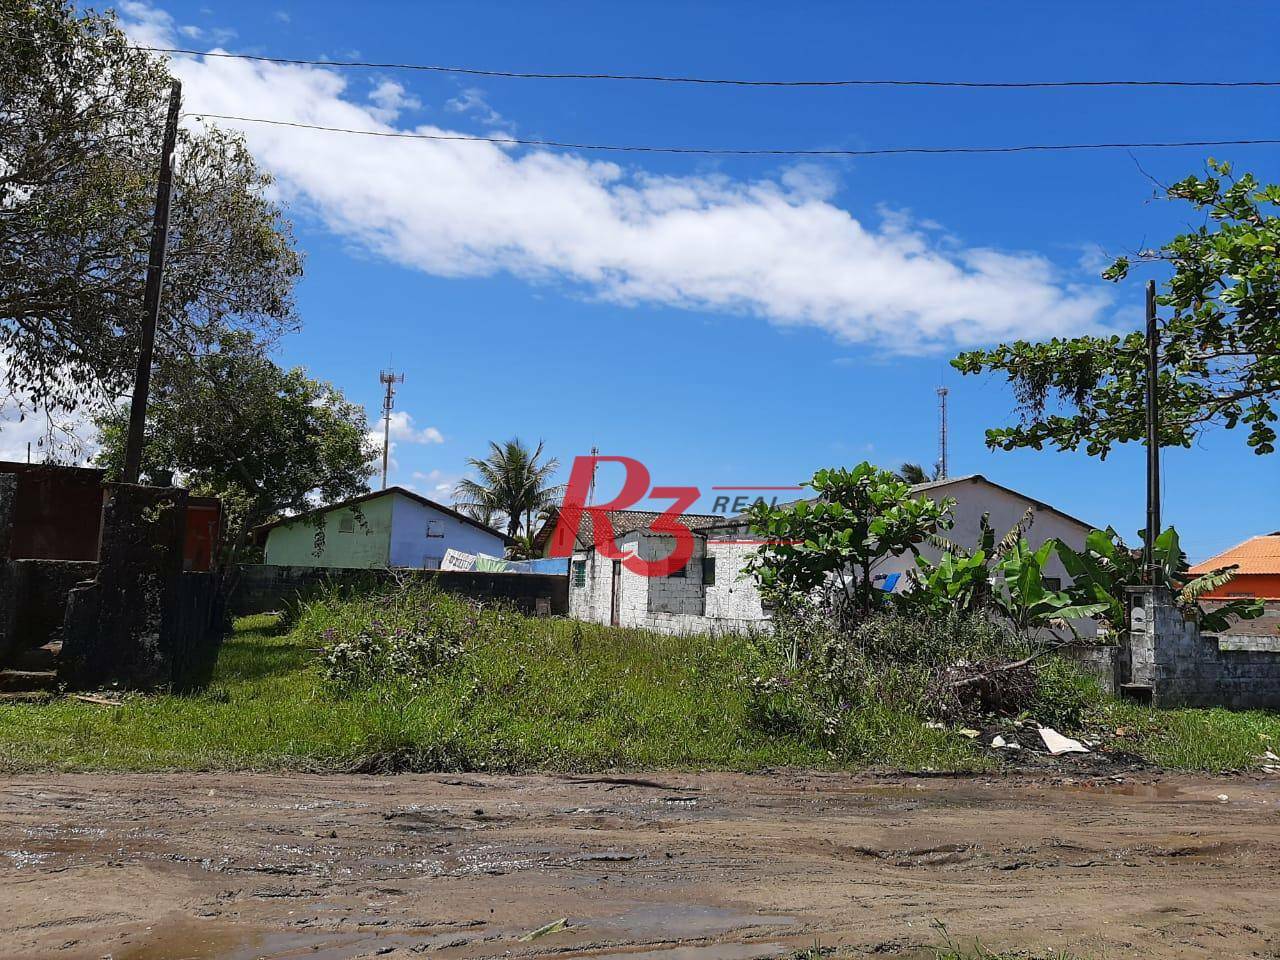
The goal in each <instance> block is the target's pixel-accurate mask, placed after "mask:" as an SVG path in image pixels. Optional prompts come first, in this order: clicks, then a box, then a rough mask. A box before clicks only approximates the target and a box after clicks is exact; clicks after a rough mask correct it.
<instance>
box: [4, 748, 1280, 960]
mask: <svg viewBox="0 0 1280 960" xmlns="http://www.w3.org/2000/svg"><path fill="white" fill-rule="evenodd" d="M1221 794H1227V795H1228V798H1229V799H1228V801H1227V802H1221V801H1219V800H1218V799H1217V798H1218V797H1219V795H1221ZM1278 874H1280V784H1277V783H1274V782H1264V781H1248V780H1222V781H1213V780H1207V779H1197V778H1192V777H1158V776H1156V777H1151V776H1146V777H1144V778H1143V779H1140V780H1138V781H1130V782H1126V783H1119V784H1118V783H1116V782H1114V780H1101V779H1099V780H1089V779H1084V780H1081V779H1074V780H1071V779H1064V778H1057V779H1051V778H1035V777H1025V776H1010V777H1005V778H997V777H983V778H959V777H948V778H912V777H895V778H888V777H876V776H871V775H861V776H858V775H841V774H831V773H810V772H782V773H773V774H769V775H764V776H743V775H732V774H684V773H661V774H648V775H640V776H622V775H619V776H599V777H551V776H529V777H500V776H482V775H467V776H465V777H456V776H454V777H447V776H439V777H432V776H393V777H376V776H337V777H301V776H299V777H280V776H267V775H244V774H202V775H168V774H163V775H120V776H91V775H65V776H63V775H57V776H53V775H50V776H44V777H39V776H31V777H11V778H8V779H5V780H3V781H0V890H2V891H3V893H2V894H0V933H3V935H4V938H5V942H6V946H5V952H4V956H6V957H7V956H10V955H12V956H14V957H37V956H40V957H43V956H50V955H53V956H59V957H67V958H68V960H77V958H80V957H85V958H89V957H93V958H99V957H102V956H104V955H105V954H108V953H109V954H111V956H112V957H113V958H114V960H122V958H132V960H159V958H167V957H170V956H175V955H178V956H188V957H195V958H201V957H209V958H213V957H218V958H224V957H230V958H236V957H245V958H253V957H282V958H283V957H296V956H309V957H332V958H348V957H358V956H395V957H413V956H421V955H425V954H430V955H439V956H440V957H441V958H443V960H451V958H457V960H473V958H481V957H485V958H487V957H497V956H511V957H517V958H518V957H541V956H557V957H566V958H567V957H576V956H590V957H592V958H596V960H609V958H616V960H752V958H754V957H767V956H774V955H779V954H784V953H789V952H791V951H792V950H793V949H795V948H804V947H809V946H812V945H813V943H814V941H815V939H817V940H819V941H820V942H821V943H822V944H823V945H824V946H832V947H840V946H844V947H848V948H849V949H850V950H859V951H872V952H876V953H878V954H879V955H887V956H908V955H911V952H912V951H913V950H916V949H917V948H919V947H920V946H922V945H924V944H927V943H930V942H932V941H933V940H935V939H936V935H935V934H934V932H933V930H932V928H931V926H930V925H931V923H932V922H933V921H941V922H943V923H945V924H946V926H947V928H948V930H949V931H950V933H951V935H953V936H956V937H959V938H966V937H973V936H981V938H982V940H983V942H984V943H986V944H988V945H989V946H992V947H1006V946H1007V947H1020V948H1037V949H1039V948H1046V949H1072V950H1074V951H1076V952H1078V953H1082V954H1093V955H1105V956H1107V957H1108V958H1118V957H1142V958H1144V960H1145V958H1151V957H1178V958H1182V957H1186V958H1199V957H1221V956H1249V955H1259V956H1268V955H1277V946H1278V945H1280V929H1278V928H1277V922H1276V921H1275V920H1273V919H1272V918H1273V916H1274V909H1273V901H1274V890H1275V889H1277V888H1280V883H1278V881H1280V876H1278ZM560 918H564V919H565V921H566V922H565V924H564V926H563V927H560V928H557V929H555V930H554V931H552V932H548V933H546V934H545V935H542V936H539V937H538V938H536V939H522V938H526V937H528V935H529V934H530V932H531V931H535V930H537V929H539V928H541V927H544V926H546V925H547V924H548V923H551V922H553V921H556V920H558V919H560Z"/></svg>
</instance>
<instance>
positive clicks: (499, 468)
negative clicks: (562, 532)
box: [453, 437, 564, 537]
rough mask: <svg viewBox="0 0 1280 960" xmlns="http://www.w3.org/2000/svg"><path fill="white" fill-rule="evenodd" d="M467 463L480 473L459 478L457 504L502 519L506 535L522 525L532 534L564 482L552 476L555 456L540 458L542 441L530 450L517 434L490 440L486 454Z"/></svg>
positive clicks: (557, 466)
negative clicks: (555, 482) (555, 481)
mask: <svg viewBox="0 0 1280 960" xmlns="http://www.w3.org/2000/svg"><path fill="white" fill-rule="evenodd" d="M467 463H468V464H470V466H471V468H472V469H473V470H475V472H476V473H477V474H479V479H478V480H472V479H470V478H467V479H464V480H461V481H459V482H458V484H457V486H456V487H454V491H453V495H454V498H455V500H456V501H457V504H458V507H459V508H460V509H462V510H464V511H466V512H467V513H468V514H469V515H470V516H473V517H476V516H487V517H489V518H491V519H490V520H488V521H486V522H492V520H493V519H497V518H499V517H501V518H503V519H505V521H506V525H507V535H508V536H510V537H514V536H516V534H517V533H519V532H520V530H521V528H522V526H523V529H524V532H525V533H526V534H532V533H533V530H534V526H535V524H536V523H537V522H538V521H539V520H540V519H543V518H545V516H546V515H547V513H548V511H550V510H551V509H552V508H553V507H554V506H555V504H556V502H557V501H558V500H559V498H560V496H561V495H562V494H563V493H564V487H563V485H553V484H552V483H551V478H552V477H553V476H554V475H555V472H556V471H557V470H558V469H560V461H559V460H557V459H556V458H555V457H550V458H548V459H545V460H544V459H543V453H542V441H541V440H539V441H538V446H537V447H536V448H535V449H533V450H530V449H529V448H528V447H527V446H525V445H524V443H523V442H521V440H520V439H519V438H518V437H515V438H513V439H511V440H508V441H507V442H506V443H502V444H498V443H494V442H492V441H490V443H489V456H487V457H485V458H484V459H483V460H479V459H476V458H474V457H472V458H469V459H468V460H467Z"/></svg>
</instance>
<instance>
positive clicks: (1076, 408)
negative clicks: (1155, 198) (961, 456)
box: [952, 160, 1280, 457]
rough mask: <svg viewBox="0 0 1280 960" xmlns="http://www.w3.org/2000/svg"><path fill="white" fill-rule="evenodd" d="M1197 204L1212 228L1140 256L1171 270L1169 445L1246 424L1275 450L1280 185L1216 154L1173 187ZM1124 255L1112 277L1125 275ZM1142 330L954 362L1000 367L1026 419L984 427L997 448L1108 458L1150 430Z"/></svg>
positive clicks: (1012, 347) (1163, 357)
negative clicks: (1201, 171)
mask: <svg viewBox="0 0 1280 960" xmlns="http://www.w3.org/2000/svg"><path fill="white" fill-rule="evenodd" d="M1165 192H1166V195H1167V196H1168V197H1169V198H1170V199H1173V200H1182V201H1186V202H1187V203H1190V204H1191V206H1192V207H1193V208H1194V210H1195V212H1196V213H1197V214H1198V216H1199V217H1201V218H1203V220H1204V223H1203V225H1201V226H1199V227H1197V228H1196V229H1194V230H1191V231H1188V232H1187V233H1183V234H1180V235H1179V236H1177V237H1175V238H1174V239H1173V240H1171V241H1169V242H1168V243H1166V244H1165V245H1164V246H1163V247H1161V248H1160V249H1159V250H1153V251H1147V252H1144V253H1142V254H1141V255H1140V256H1138V257H1137V258H1136V259H1137V260H1138V261H1139V262H1153V263H1159V264H1164V265H1167V266H1168V267H1169V268H1171V269H1172V272H1173V275H1172V277H1171V279H1170V280H1169V281H1168V283H1167V284H1166V285H1165V288H1164V292H1163V293H1162V294H1161V295H1160V296H1159V297H1158V300H1157V302H1158V304H1159V306H1160V307H1162V308H1165V316H1164V318H1163V321H1162V326H1161V330H1160V376H1159V381H1158V383H1159V386H1158V390H1159V400H1160V408H1161V422H1160V443H1161V445H1162V446H1184V447H1189V446H1190V445H1191V442H1192V440H1194V439H1195V437H1196V436H1197V435H1198V434H1199V433H1200V432H1201V431H1203V430H1204V429H1206V428H1208V427H1210V426H1213V425H1220V426H1222V427H1225V428H1227V429H1233V428H1235V427H1237V426H1240V425H1244V426H1245V427H1247V429H1248V437H1247V442H1248V445H1249V446H1250V447H1252V448H1253V450H1254V452H1255V453H1258V454H1263V453H1271V452H1273V451H1274V450H1275V441H1276V430H1275V427H1274V424H1275V421H1276V416H1277V413H1276V410H1275V406H1276V404H1277V402H1278V401H1280V257H1277V250H1280V217H1278V216H1277V206H1278V205H1280V185H1277V184H1270V185H1266V186H1262V185H1260V184H1259V183H1258V181H1257V180H1256V179H1255V178H1254V177H1253V176H1252V175H1251V174H1244V175H1243V176H1241V177H1239V178H1238V179H1237V178H1234V177H1233V176H1232V173H1231V167H1230V165H1229V164H1226V163H1217V162H1215V161H1213V160H1210V161H1209V169H1208V172H1207V174H1206V175H1205V176H1203V177H1196V176H1191V177H1187V178H1186V179H1184V180H1181V181H1179V182H1178V183H1175V184H1173V185H1172V186H1169V187H1167V188H1166V191H1165ZM1131 266H1132V262H1131V260H1130V259H1129V258H1125V257H1122V258H1120V259H1118V260H1116V261H1115V263H1114V264H1112V266H1111V267H1110V268H1108V270H1107V271H1106V272H1105V273H1104V274H1103V276H1105V277H1106V278H1108V279H1110V280H1116V281H1119V280H1123V279H1124V278H1125V277H1126V276H1128V274H1129V270H1130V267H1131ZM1145 350H1146V346H1145V337H1144V334H1143V333H1141V332H1134V333H1130V334H1127V335H1126V336H1123V337H1122V336H1084V337H1073V338H1070V339H1056V338H1055V339H1053V340H1050V341H1048V342H1047V343H1029V342H1027V341H1025V340H1019V341H1018V342H1016V343H1012V344H1003V345H1000V346H998V347H996V348H994V349H992V350H975V351H972V352H969V353H963V354H961V355H960V356H958V357H957V358H956V359H955V360H953V361H952V365H953V366H954V367H956V369H958V370H960V371H961V372H962V373H981V372H983V371H991V372H995V373H1002V374H1004V375H1005V377H1006V378H1007V380H1008V382H1009V383H1010V384H1011V385H1012V387H1013V392H1014V396H1015V399H1016V402H1017V408H1018V412H1019V413H1020V414H1021V423H1019V424H1017V425H1016V426H1010V427H1003V428H998V429H993V430H988V431H987V443H988V445H989V446H991V447H998V448H1001V449H1005V450H1013V449H1018V448H1024V447H1031V448H1034V449H1036V450H1040V449H1042V448H1043V447H1044V446H1046V445H1049V446H1052V447H1056V448H1057V449H1060V450H1076V449H1079V448H1080V447H1082V446H1083V447H1084V449H1085V450H1086V451H1087V452H1088V453H1089V454H1090V455H1096V456H1099V457H1105V456H1106V455H1107V453H1108V452H1110V450H1111V449H1112V447H1113V446H1114V445H1115V444H1117V443H1126V442H1129V441H1141V440H1143V438H1144V436H1145V429H1146V425H1145V416H1146V415H1145V408H1146V403H1145V397H1144V390H1145V384H1146V373H1145V366H1144V364H1145Z"/></svg>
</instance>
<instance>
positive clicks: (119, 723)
mask: <svg viewBox="0 0 1280 960" xmlns="http://www.w3.org/2000/svg"><path fill="white" fill-rule="evenodd" d="M390 615H392V613H391V611H390V608H389V607H388V603H387V598H386V597H370V598H364V599H360V598H356V599H348V600H342V599H338V598H327V599H322V600H319V601H315V602H312V603H311V604H309V605H307V606H306V607H305V608H304V609H303V610H302V611H301V612H300V614H299V616H298V619H297V621H296V625H294V626H293V627H292V628H291V629H288V630H287V631H282V630H281V629H280V626H279V625H278V624H277V622H276V621H274V620H272V619H270V618H263V617H256V618H249V619H246V620H242V621H240V622H238V623H237V624H236V629H235V632H234V633H233V634H232V635H231V636H230V637H229V638H228V640H227V642H226V643H225V644H224V646H223V650H222V653H221V655H220V657H219V660H218V664H217V667H216V669H215V672H214V676H213V679H212V681H211V683H210V685H209V686H208V688H207V689H205V690H204V691H203V692H200V693H198V694H194V695H189V696H172V695H159V696H150V695H134V696H130V697H128V698H127V699H126V700H125V701H124V703H123V704H122V705H120V706H103V705H99V704H91V703H85V702H81V701H78V700H75V699H70V698H66V699H57V700H55V701H53V702H51V703H48V704H15V705H7V706H3V707H0V765H3V766H5V767H7V768H9V769H17V768H33V767H40V768H44V767H54V768H65V769H129V770H153V769H171V768H181V769H268V768H295V769H312V770H342V769H366V770H392V769H419V770H461V769H470V770H531V769H544V770H566V771H567V770H600V769H605V768H626V769H641V768H654V767H678V768H721V769H737V770H758V769H761V768H764V767H771V766H814V767H830V766H840V765H844V764H847V763H849V762H850V760H851V759H852V758H849V757H840V756H833V755H832V754H831V753H829V752H828V751H827V750H826V749H825V748H824V747H823V746H822V745H821V744H820V743H818V742H816V741H814V740H812V739H808V738H805V737H803V736H799V735H776V734H773V733H769V732H765V731H762V730H759V729H758V728H756V727H754V726H753V725H752V724H751V723H750V721H749V717H748V701H749V692H748V690H747V687H746V684H745V682H744V680H743V675H744V674H743V665H744V663H745V662H746V661H747V660H748V659H749V658H750V657H751V656H753V652H752V649H751V648H750V645H749V644H748V643H747V642H746V641H745V640H743V639H741V638H735V637H727V638H717V639H712V638H709V637H705V636H693V637H669V636H663V635H659V634H654V633H648V632H645V631H640V630H620V629H616V628H611V627H605V626H599V625H594V624H578V623H574V622H570V621H565V620H559V619H535V618H529V617H522V616H519V615H516V614H513V613H510V612H506V611H501V610H490V611H486V612H485V613H484V614H483V615H482V616H483V621H484V628H483V629H477V630H475V631H474V636H472V637H469V638H468V639H467V641H466V643H465V645H464V646H465V653H464V655H463V656H462V657H460V658H458V659H457V660H455V661H453V662H451V663H449V664H447V665H445V666H444V667H443V668H441V669H440V670H439V671H438V673H437V674H436V675H434V676H432V677H430V678H429V679H427V680H425V681H423V682H419V683H416V684H413V685H411V686H409V685H405V684H402V683H397V682H384V683H378V682H374V683H369V684H365V685H359V686H352V687H344V686H340V685H337V684H334V683H332V682H330V681H328V680H327V679H326V678H325V675H324V671H323V669H322V661H321V648H322V647H323V646H324V645H325V643H326V642H327V641H326V638H327V637H328V638H332V637H333V636H334V634H335V633H336V634H339V635H341V634H343V633H344V632H350V631H352V630H359V629H360V628H361V627H362V625H364V624H367V623H368V622H369V621H370V619H371V618H374V617H382V618H383V619H386V618H387V617H388V616H390ZM863 721H864V724H865V750H863V751H860V756H859V757H858V758H857V761H856V762H857V763H858V764H859V765H864V764H867V763H871V764H882V765H884V766H892V767H905V768H911V769H919V768H925V767H932V768H937V769H941V768H947V769H954V768H957V767H970V766H975V767H980V766H983V765H984V761H983V760H982V759H981V758H980V757H979V756H978V755H977V754H976V752H975V751H973V749H972V745H971V744H969V743H968V741H965V740H964V739H963V738H959V737H955V736H952V735H949V734H945V733H943V732H941V731H936V730H927V729H924V728H923V727H922V725H921V724H920V723H919V722H918V721H916V720H915V719H914V718H913V717H911V716H910V715H909V714H907V713H904V712H898V711H894V710H892V709H890V708H888V707H885V708H883V709H881V710H878V711H876V712H875V714H874V715H868V716H867V717H865V718H863Z"/></svg>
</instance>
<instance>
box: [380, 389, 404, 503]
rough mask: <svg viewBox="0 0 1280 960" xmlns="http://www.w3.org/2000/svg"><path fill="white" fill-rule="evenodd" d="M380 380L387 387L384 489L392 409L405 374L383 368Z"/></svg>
mask: <svg viewBox="0 0 1280 960" xmlns="http://www.w3.org/2000/svg"><path fill="white" fill-rule="evenodd" d="M378 382H379V383H382V384H384V385H385V386H386V388H387V393H386V396H384V397H383V398H382V489H383V490H385V489H387V458H388V456H389V455H390V453H391V410H392V409H393V408H394V407H395V405H396V384H397V383H404V374H403V373H401V374H397V373H396V372H395V371H394V370H383V371H382V372H381V373H380V374H378Z"/></svg>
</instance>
